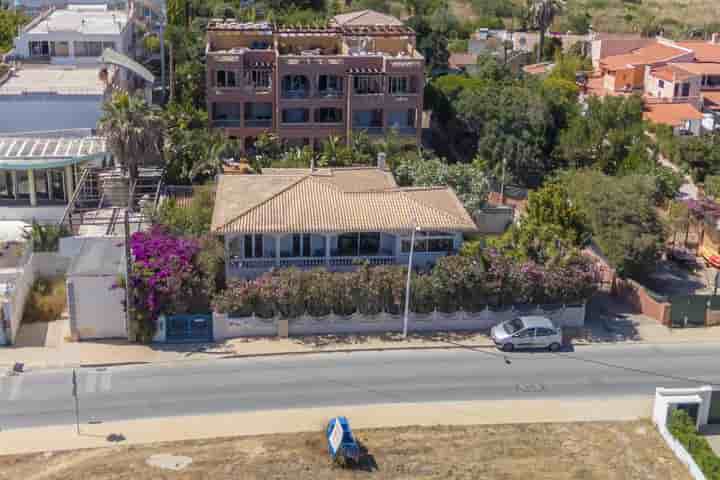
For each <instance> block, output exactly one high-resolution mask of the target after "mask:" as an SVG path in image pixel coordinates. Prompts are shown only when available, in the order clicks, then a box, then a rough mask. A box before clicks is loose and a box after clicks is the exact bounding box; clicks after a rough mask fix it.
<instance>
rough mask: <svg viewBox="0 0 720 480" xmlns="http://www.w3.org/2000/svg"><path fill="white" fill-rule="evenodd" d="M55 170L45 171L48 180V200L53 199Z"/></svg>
mask: <svg viewBox="0 0 720 480" xmlns="http://www.w3.org/2000/svg"><path fill="white" fill-rule="evenodd" d="M52 177H53V171H52V170H47V171H46V172H45V181H46V182H47V192H48V200H52V199H53V178H52Z"/></svg>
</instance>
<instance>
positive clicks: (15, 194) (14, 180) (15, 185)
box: [10, 170, 18, 200]
mask: <svg viewBox="0 0 720 480" xmlns="http://www.w3.org/2000/svg"><path fill="white" fill-rule="evenodd" d="M10 176H11V177H12V189H13V197H15V200H17V199H18V180H17V171H15V170H13V171H12V172H10Z"/></svg>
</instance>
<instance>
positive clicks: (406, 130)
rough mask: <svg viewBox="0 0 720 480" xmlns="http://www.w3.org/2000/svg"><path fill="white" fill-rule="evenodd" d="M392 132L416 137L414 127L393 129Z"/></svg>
mask: <svg viewBox="0 0 720 480" xmlns="http://www.w3.org/2000/svg"><path fill="white" fill-rule="evenodd" d="M393 130H395V131H396V132H398V134H399V135H417V128H415V127H393Z"/></svg>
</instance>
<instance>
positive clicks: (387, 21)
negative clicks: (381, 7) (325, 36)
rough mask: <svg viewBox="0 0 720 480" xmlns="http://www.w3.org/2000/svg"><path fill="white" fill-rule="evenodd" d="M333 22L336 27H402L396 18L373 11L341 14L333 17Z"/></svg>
mask: <svg viewBox="0 0 720 480" xmlns="http://www.w3.org/2000/svg"><path fill="white" fill-rule="evenodd" d="M333 21H334V22H335V23H336V24H337V25H356V26H357V25H361V26H371V25H402V24H403V23H402V22H401V21H400V20H398V19H397V18H395V17H393V16H391V15H386V14H384V13H380V12H376V11H375V10H360V11H358V12H350V13H342V14H340V15H335V16H334V17H333Z"/></svg>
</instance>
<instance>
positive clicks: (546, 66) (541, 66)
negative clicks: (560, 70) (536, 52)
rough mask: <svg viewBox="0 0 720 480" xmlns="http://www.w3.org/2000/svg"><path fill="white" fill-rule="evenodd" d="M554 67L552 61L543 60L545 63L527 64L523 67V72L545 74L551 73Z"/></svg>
mask: <svg viewBox="0 0 720 480" xmlns="http://www.w3.org/2000/svg"><path fill="white" fill-rule="evenodd" d="M553 67H555V64H554V63H551V62H543V63H533V64H530V65H525V66H524V67H522V69H523V72H525V73H528V74H530V75H544V74H546V73H549V72H550V71H551V70H552V69H553Z"/></svg>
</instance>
